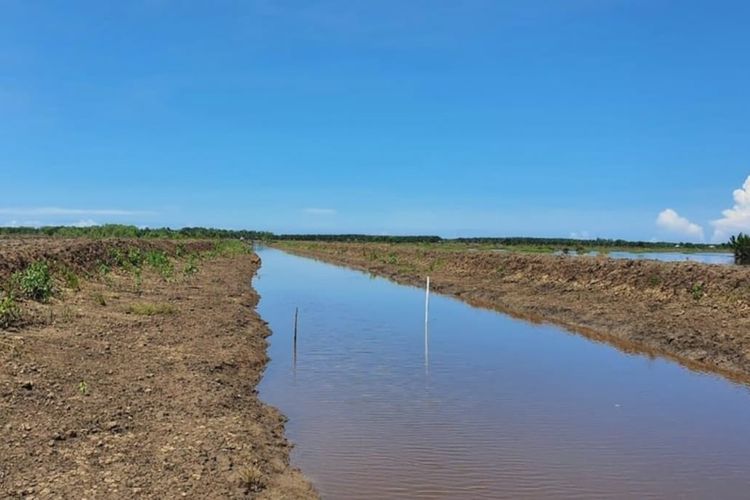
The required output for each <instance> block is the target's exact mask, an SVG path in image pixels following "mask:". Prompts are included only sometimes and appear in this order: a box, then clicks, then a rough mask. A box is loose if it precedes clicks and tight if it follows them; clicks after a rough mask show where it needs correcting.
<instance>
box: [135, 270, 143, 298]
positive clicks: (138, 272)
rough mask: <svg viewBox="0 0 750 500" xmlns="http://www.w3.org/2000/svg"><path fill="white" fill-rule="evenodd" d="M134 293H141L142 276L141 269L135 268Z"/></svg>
mask: <svg viewBox="0 0 750 500" xmlns="http://www.w3.org/2000/svg"><path fill="white" fill-rule="evenodd" d="M134 274H135V291H136V292H137V293H138V294H140V293H141V292H142V291H143V275H142V273H141V268H140V267H136V268H135V271H134Z"/></svg>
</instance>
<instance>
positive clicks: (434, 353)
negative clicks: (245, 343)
mask: <svg viewBox="0 0 750 500" xmlns="http://www.w3.org/2000/svg"><path fill="white" fill-rule="evenodd" d="M259 255H260V257H261V259H262V261H263V264H262V267H261V270H260V274H259V276H258V277H257V278H256V280H255V281H254V283H253V285H254V287H255V288H256V290H257V291H258V293H259V294H260V296H261V302H260V305H259V313H260V314H261V316H262V317H263V318H264V319H265V320H267V321H268V322H269V323H270V327H271V329H272V331H273V335H272V336H271V338H270V348H269V355H270V356H271V358H272V360H271V362H270V364H269V366H268V368H267V370H266V373H265V376H264V379H263V381H262V382H261V384H260V386H259V390H260V395H261V398H262V399H263V400H264V401H265V402H268V403H270V404H273V405H275V406H277V407H279V409H280V410H281V411H282V412H283V413H284V414H285V415H287V416H288V417H289V422H288V424H287V435H288V437H289V439H290V440H292V441H293V442H294V443H295V444H296V448H295V451H294V452H293V463H294V464H295V465H297V466H299V467H301V468H302V470H303V472H304V473H305V474H306V475H307V476H308V477H310V478H311V479H312V480H313V481H314V482H315V484H316V486H317V487H318V489H319V490H320V492H321V494H322V495H323V497H324V498H352V497H355V496H356V497H357V498H436V497H444V498H498V497H539V496H547V497H558V498H559V497H578V498H581V497H584V498H616V497H624V496H629V497H639V498H645V497H665V496H669V497H687V498H705V497H722V498H742V497H744V496H745V494H746V491H747V489H748V487H750V478H748V476H747V474H746V471H747V470H748V468H749V467H750V432H749V431H750V393H749V392H748V389H747V388H746V387H745V386H741V385H735V384H732V383H730V382H727V381H726V380H724V379H721V378H718V377H714V376H711V375H705V374H700V373H695V372H691V371H689V370H687V369H685V368H683V367H681V366H679V365H677V364H675V363H672V362H669V361H665V360H661V359H649V358H647V357H643V356H632V355H627V354H624V353H622V352H620V351H618V350H617V349H615V348H613V347H610V346H608V345H604V344H599V343H595V342H592V341H590V340H587V339H585V338H583V337H580V336H577V335H574V334H570V333H567V332H565V331H564V330H561V329H559V328H556V327H553V326H545V325H541V326H540V325H532V324H528V323H525V322H522V321H519V320H515V319H512V318H510V317H508V316H504V315H502V314H498V313H494V312H491V311H486V310H482V309H476V308H472V307H470V306H468V305H466V304H464V303H462V302H459V301H457V300H453V299H449V298H446V297H441V296H433V297H432V298H431V306H430V330H429V342H428V346H427V347H428V348H429V349H428V351H426V349H425V347H426V346H425V336H424V316H423V315H424V291H423V290H419V289H416V288H410V287H404V286H399V285H395V284H393V283H391V282H388V281H386V280H384V279H380V278H372V277H370V276H368V275H367V274H364V273H360V272H355V271H351V270H347V269H343V268H339V267H335V266H332V265H328V264H324V263H320V262H317V261H313V260H309V259H304V258H300V257H295V256H291V255H288V254H285V253H282V252H280V251H277V250H270V249H268V250H260V252H259ZM296 307H298V308H299V311H300V313H299V338H298V344H297V351H296V356H295V353H294V352H293V338H292V335H293V317H294V310H295V308H296Z"/></svg>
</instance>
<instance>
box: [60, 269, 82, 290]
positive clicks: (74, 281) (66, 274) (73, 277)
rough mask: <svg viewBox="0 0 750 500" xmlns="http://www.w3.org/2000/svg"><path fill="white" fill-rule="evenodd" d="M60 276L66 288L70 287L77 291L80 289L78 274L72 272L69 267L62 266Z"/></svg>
mask: <svg viewBox="0 0 750 500" xmlns="http://www.w3.org/2000/svg"><path fill="white" fill-rule="evenodd" d="M62 277H63V281H64V282H65V286H66V287H67V288H70V289H71V290H75V291H78V290H80V289H81V280H80V279H78V275H77V274H76V273H75V272H73V271H72V270H71V269H69V268H67V267H66V268H64V269H63V270H62Z"/></svg>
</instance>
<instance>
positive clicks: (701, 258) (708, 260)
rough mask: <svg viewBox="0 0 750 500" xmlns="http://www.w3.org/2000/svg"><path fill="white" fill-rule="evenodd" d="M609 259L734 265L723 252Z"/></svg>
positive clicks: (617, 255)
mask: <svg viewBox="0 0 750 500" xmlns="http://www.w3.org/2000/svg"><path fill="white" fill-rule="evenodd" d="M554 254H555V255H562V254H563V252H562V251H559V250H558V251H556V252H554ZM568 255H571V256H574V255H577V253H576V252H575V251H573V250H571V251H570V252H569V254H568ZM583 255H589V256H594V255H598V252H596V251H592V252H587V253H586V254H583ZM607 256H608V257H611V258H613V259H634V260H644V259H645V260H660V261H663V262H680V261H690V262H702V263H704V264H734V255H732V254H731V253H723V252H701V253H682V252H609V253H608V254H607Z"/></svg>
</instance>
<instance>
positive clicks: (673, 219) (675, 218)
mask: <svg viewBox="0 0 750 500" xmlns="http://www.w3.org/2000/svg"><path fill="white" fill-rule="evenodd" d="M656 225H657V226H659V227H660V228H662V229H664V230H665V231H667V232H670V233H673V234H679V235H681V236H686V237H688V238H691V239H694V240H700V241H703V239H704V233H703V228H702V227H701V226H699V225H698V224H695V223H694V222H690V221H689V220H688V219H686V218H685V217H682V216H681V215H680V214H678V213H677V212H676V211H675V210H673V209H671V208H667V209H666V210H662V211H661V213H659V216H658V217H657V218H656Z"/></svg>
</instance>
